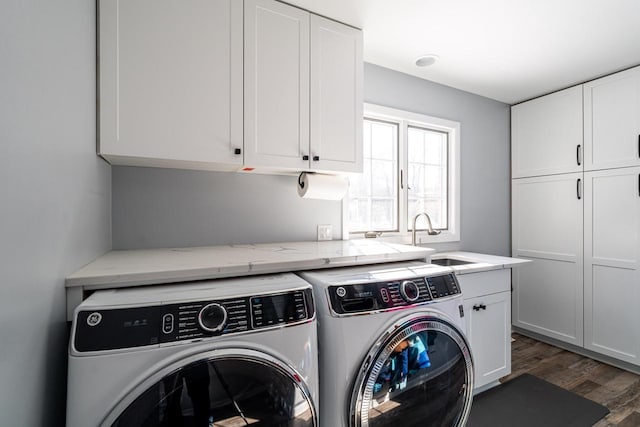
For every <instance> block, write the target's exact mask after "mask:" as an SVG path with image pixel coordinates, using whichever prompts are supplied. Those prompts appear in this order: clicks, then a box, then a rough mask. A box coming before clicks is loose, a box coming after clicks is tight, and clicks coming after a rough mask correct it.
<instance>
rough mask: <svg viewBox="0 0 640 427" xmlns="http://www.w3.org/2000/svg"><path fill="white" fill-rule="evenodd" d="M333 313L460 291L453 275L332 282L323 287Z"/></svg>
mask: <svg viewBox="0 0 640 427" xmlns="http://www.w3.org/2000/svg"><path fill="white" fill-rule="evenodd" d="M327 292H328V294H329V295H328V296H329V302H330V305H331V308H332V309H333V311H334V312H335V313H337V314H356V313H366V312H372V311H380V310H389V309H394V308H400V307H407V306H413V305H416V304H427V303H430V302H432V301H434V300H437V299H440V298H446V297H450V296H452V295H457V294H460V285H459V284H458V280H457V279H456V276H455V274H453V273H450V274H444V275H438V276H428V277H411V278H407V279H402V280H392V281H384V282H376V283H370V282H369V283H356V284H348V285H335V286H329V287H328V288H327Z"/></svg>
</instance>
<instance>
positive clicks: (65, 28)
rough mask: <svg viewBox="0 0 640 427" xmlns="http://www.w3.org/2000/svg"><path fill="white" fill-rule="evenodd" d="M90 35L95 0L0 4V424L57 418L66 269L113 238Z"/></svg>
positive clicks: (53, 422)
mask: <svg viewBox="0 0 640 427" xmlns="http://www.w3.org/2000/svg"><path fill="white" fill-rule="evenodd" d="M94 33H95V11H94V2H93V1H87V0H65V1H62V2H59V1H46V0H42V1H37V0H7V1H3V2H2V4H1V6H0V40H2V41H1V42H0V147H1V149H2V150H1V152H2V155H1V156H0V271H1V272H2V275H1V279H0V280H1V281H2V283H1V284H0V426H40V425H42V426H45V425H46V426H62V425H64V416H65V394H66V364H67V360H66V356H67V339H68V338H67V325H66V313H65V291H64V277H65V276H66V275H68V274H69V273H71V272H73V271H74V270H77V269H78V268H79V267H81V266H82V265H83V264H85V263H87V262H89V261H91V260H92V259H94V258H96V257H98V256H99V255H101V254H102V253H104V252H105V251H107V250H108V249H109V248H110V244H111V240H110V198H111V194H110V190H111V177H110V167H109V166H108V165H106V164H105V163H104V162H102V161H100V160H98V159H97V158H96V156H95V118H94V117H95V65H94V64H95V47H94V46H95V38H94V37H95V36H94Z"/></svg>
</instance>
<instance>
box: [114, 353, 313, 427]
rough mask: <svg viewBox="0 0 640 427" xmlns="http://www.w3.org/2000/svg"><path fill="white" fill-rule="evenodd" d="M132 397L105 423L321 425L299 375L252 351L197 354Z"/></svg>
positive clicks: (211, 426) (126, 426)
mask: <svg viewBox="0 0 640 427" xmlns="http://www.w3.org/2000/svg"><path fill="white" fill-rule="evenodd" d="M130 396H131V397H129V398H125V399H124V400H123V401H122V402H120V404H119V405H118V406H117V407H116V408H115V409H114V410H113V411H112V412H111V415H110V416H109V417H107V419H106V420H105V422H104V423H103V424H102V425H103V426H118V427H129V426H138V427H140V426H149V427H151V426H172V427H173V426H190V427H191V426H194V427H218V426H220V427H222V426H225V427H227V426H244V425H253V424H255V425H265V426H267V425H268V426H296V427H298V426H300V427H307V426H308V427H312V426H313V427H314V426H316V425H317V421H316V410H315V408H314V405H313V403H312V401H311V397H310V394H309V391H308V389H307V387H306V386H305V384H304V383H303V381H302V378H301V377H300V376H299V375H298V373H296V372H295V370H293V368H291V367H289V366H287V365H285V364H283V363H282V362H280V361H278V360H277V359H275V358H273V357H271V356H269V355H266V354H263V353H259V352H256V351H253V350H233V351H227V350H218V351H214V352H212V354H211V355H209V357H207V356H206V355H202V354H200V355H196V356H193V357H191V358H189V359H188V360H183V361H182V362H180V364H179V366H178V367H176V365H172V366H171V367H169V368H167V369H165V370H163V371H162V372H159V373H158V374H157V375H154V378H153V379H150V380H149V381H146V382H145V384H143V385H141V386H140V387H138V388H137V389H136V390H134V391H133V392H132V393H130Z"/></svg>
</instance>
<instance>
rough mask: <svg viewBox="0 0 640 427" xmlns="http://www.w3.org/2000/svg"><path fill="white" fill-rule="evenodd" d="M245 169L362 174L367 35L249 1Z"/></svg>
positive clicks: (266, 1) (268, 1) (267, 1)
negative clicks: (364, 53)
mask: <svg viewBox="0 0 640 427" xmlns="http://www.w3.org/2000/svg"><path fill="white" fill-rule="evenodd" d="M244 34H245V40H244V47H245V51H244V67H245V74H244V80H245V86H244V87H245V92H244V95H245V97H244V120H245V122H244V136H245V151H246V152H245V166H247V167H252V168H257V169H258V170H260V169H262V168H265V169H272V170H284V171H286V170H292V171H301V170H313V171H323V172H325V171H329V172H362V134H361V133H362V67H363V65H362V32H361V31H360V30H358V29H355V28H352V27H349V26H347V25H344V24H341V23H338V22H335V21H331V20H329V19H326V18H322V17H320V16H316V15H314V14H311V13H309V12H306V11H304V10H301V9H298V8H295V7H293V6H289V5H286V4H284V3H280V2H278V1H274V0H245V29H244Z"/></svg>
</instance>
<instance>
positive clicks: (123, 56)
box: [98, 0, 242, 168]
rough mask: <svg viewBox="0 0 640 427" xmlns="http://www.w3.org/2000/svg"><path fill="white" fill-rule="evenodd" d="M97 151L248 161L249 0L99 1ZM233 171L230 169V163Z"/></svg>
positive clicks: (114, 156)
mask: <svg viewBox="0 0 640 427" xmlns="http://www.w3.org/2000/svg"><path fill="white" fill-rule="evenodd" d="M99 40H100V41H99V49H100V50H99V54H100V55H99V102H100V107H99V110H100V112H99V115H100V138H99V144H98V145H99V148H98V151H99V153H100V154H101V155H102V156H103V157H105V158H106V159H107V160H109V161H110V162H112V163H114V164H129V165H143V166H145V165H146V166H171V167H186V168H189V167H196V168H201V167H205V168H207V167H211V166H212V165H214V164H223V165H235V166H231V168H237V166H238V165H240V164H242V154H241V153H240V154H236V153H235V151H236V149H241V148H242V77H241V76H242V54H241V52H242V4H241V3H240V4H239V3H238V2H237V1H235V0H218V1H210V0H134V1H117V0H100V4H99ZM227 167H229V166H227Z"/></svg>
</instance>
